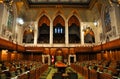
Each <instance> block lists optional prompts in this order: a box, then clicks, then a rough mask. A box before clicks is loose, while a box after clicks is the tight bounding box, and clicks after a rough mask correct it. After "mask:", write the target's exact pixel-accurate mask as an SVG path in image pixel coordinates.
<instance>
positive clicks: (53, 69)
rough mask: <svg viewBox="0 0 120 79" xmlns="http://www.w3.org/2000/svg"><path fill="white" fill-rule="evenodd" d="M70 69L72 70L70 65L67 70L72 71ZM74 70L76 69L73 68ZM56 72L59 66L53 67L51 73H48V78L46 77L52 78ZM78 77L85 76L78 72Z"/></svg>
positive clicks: (80, 78)
mask: <svg viewBox="0 0 120 79" xmlns="http://www.w3.org/2000/svg"><path fill="white" fill-rule="evenodd" d="M70 70H72V69H71V67H68V68H67V69H66V72H70ZM72 71H74V70H72ZM56 72H57V68H54V67H51V71H50V72H49V74H48V75H47V78H46V79H52V76H53V75H54V73H56ZM78 79H84V77H82V76H81V75H80V74H78Z"/></svg>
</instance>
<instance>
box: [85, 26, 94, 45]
mask: <svg viewBox="0 0 120 79" xmlns="http://www.w3.org/2000/svg"><path fill="white" fill-rule="evenodd" d="M84 42H85V43H95V35H94V32H93V30H92V29H90V28H87V29H86V30H85V31H84Z"/></svg>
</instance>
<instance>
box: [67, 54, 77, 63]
mask: <svg viewBox="0 0 120 79" xmlns="http://www.w3.org/2000/svg"><path fill="white" fill-rule="evenodd" d="M71 57H73V62H76V55H69V56H68V65H70V64H71Z"/></svg>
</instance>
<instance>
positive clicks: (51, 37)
mask: <svg viewBox="0 0 120 79" xmlns="http://www.w3.org/2000/svg"><path fill="white" fill-rule="evenodd" d="M49 41H50V46H52V45H53V23H52V21H51V22H50V40H49Z"/></svg>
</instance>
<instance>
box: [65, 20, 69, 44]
mask: <svg viewBox="0 0 120 79" xmlns="http://www.w3.org/2000/svg"><path fill="white" fill-rule="evenodd" d="M68 32H69V31H68V20H66V22H65V45H66V46H68V44H69V33H68Z"/></svg>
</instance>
